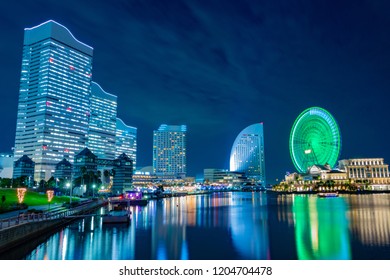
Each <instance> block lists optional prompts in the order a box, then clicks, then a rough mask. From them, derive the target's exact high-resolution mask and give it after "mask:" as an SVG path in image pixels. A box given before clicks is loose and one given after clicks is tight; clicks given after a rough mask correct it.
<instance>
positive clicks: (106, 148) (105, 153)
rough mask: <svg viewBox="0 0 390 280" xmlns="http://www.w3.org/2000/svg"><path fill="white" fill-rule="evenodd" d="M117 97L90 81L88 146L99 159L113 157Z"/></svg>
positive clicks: (111, 158) (112, 158)
mask: <svg viewBox="0 0 390 280" xmlns="http://www.w3.org/2000/svg"><path fill="white" fill-rule="evenodd" d="M116 109H117V97H116V96H115V95H112V94H110V93H107V92H105V91H104V90H103V89H102V88H101V87H100V85H98V84H97V83H95V82H92V83H91V116H90V119H89V133H88V148H89V149H90V150H91V151H92V152H93V153H94V154H95V155H96V156H97V157H98V158H99V159H110V160H114V159H115V152H116V151H115V141H116V111H117V110H116Z"/></svg>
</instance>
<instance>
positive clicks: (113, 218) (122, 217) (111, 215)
mask: <svg viewBox="0 0 390 280" xmlns="http://www.w3.org/2000/svg"><path fill="white" fill-rule="evenodd" d="M102 218H103V224H113V223H129V222H130V219H131V211H128V210H126V209H123V208H122V207H118V206H117V207H114V209H112V210H110V212H108V213H107V214H105V215H103V216H102Z"/></svg>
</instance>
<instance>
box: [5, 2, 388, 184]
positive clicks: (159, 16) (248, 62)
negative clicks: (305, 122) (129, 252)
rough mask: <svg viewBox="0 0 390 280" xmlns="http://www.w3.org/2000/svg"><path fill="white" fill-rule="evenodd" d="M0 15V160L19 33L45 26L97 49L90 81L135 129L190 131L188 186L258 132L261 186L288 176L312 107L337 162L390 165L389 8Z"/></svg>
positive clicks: (185, 8)
mask: <svg viewBox="0 0 390 280" xmlns="http://www.w3.org/2000/svg"><path fill="white" fill-rule="evenodd" d="M7 2H8V3H7V4H5V3H2V4H1V8H0V21H1V25H0V34H1V38H2V39H1V41H0V58H1V64H0V84H1V90H0V96H1V102H0V113H1V119H2V125H1V126H2V129H1V131H2V133H1V140H0V151H1V152H10V151H11V147H13V145H14V139H15V127H16V113H17V102H18V91H19V79H20V68H21V60H22V48H23V32H24V28H25V27H33V26H36V25H38V24H40V23H42V22H44V21H47V20H49V19H53V20H55V21H57V22H59V23H61V24H63V25H65V26H66V27H67V28H68V29H69V30H70V31H71V32H72V33H73V35H74V36H75V37H76V38H77V39H78V40H80V41H82V42H84V43H86V44H88V45H90V46H92V47H93V48H94V56H93V80H94V81H95V82H97V83H99V84H100V85H101V86H102V88H103V89H104V90H105V91H107V92H110V93H112V94H115V95H117V96H118V117H120V118H122V119H123V120H124V122H125V123H126V124H128V125H131V126H135V127H137V128H138V152H137V156H138V166H139V167H140V166H147V165H152V139H153V130H154V129H157V128H158V127H159V125H160V124H162V123H166V124H177V125H179V124H186V125H187V127H188V143H187V165H188V172H187V173H188V175H189V176H195V175H198V174H199V175H200V174H202V173H203V169H204V168H228V167H229V155H230V150H231V146H232V144H233V142H234V139H235V137H236V136H237V135H238V133H239V132H240V131H241V130H242V129H244V128H245V127H246V126H248V125H251V124H254V123H257V122H264V135H265V159H266V176H267V181H268V183H274V182H275V179H276V178H279V179H281V178H283V177H284V174H285V173H286V171H290V172H291V171H294V166H293V164H292V161H291V159H290V154H289V148H288V141H289V135H290V129H291V127H292V125H293V123H294V120H295V118H296V117H297V116H298V115H299V114H300V113H301V112H302V111H303V110H304V109H306V108H308V107H312V106H320V107H323V108H325V109H326V110H328V111H329V112H330V113H331V114H332V115H333V116H334V117H335V118H336V120H337V121H338V123H339V126H340V129H341V134H342V139H343V140H342V152H341V156H340V158H354V157H383V158H385V162H386V163H390V152H389V148H388V146H389V140H390V137H389V136H390V132H389V130H390V125H389V113H388V108H389V101H390V97H389V93H390V79H389V78H390V75H389V74H390V2H389V1H385V0H383V1H372V0H367V1H359V0H351V1H297V0H285V1H282V0H279V1H255V0H252V1H250V0H247V1H244V0H235V1H226V0H221V1H211V0H208V1H194V0H192V1H190V0H188V1H185V0H169V1H162V0H156V1H125V0H122V1H119V0H118V1H117V0H112V1H108V0H107V1H80V0H77V1H74V0H71V1H7Z"/></svg>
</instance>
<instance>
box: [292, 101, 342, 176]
mask: <svg viewBox="0 0 390 280" xmlns="http://www.w3.org/2000/svg"><path fill="white" fill-rule="evenodd" d="M289 146H290V155H291V159H292V161H293V163H294V165H295V168H296V169H297V170H298V171H299V172H301V173H304V172H306V170H307V168H308V167H310V166H312V165H314V164H320V165H325V164H329V165H330V167H332V168H333V167H334V166H335V164H336V162H337V159H338V157H339V154H340V150H341V135H340V129H339V126H338V125H337V122H336V120H335V119H334V118H333V116H332V115H331V114H330V113H329V112H328V111H326V110H325V109H322V108H320V107H311V108H308V109H306V110H305V111H303V112H302V113H301V114H300V115H299V116H298V118H297V119H296V120H295V122H294V125H293V127H292V129H291V134H290V145H289Z"/></svg>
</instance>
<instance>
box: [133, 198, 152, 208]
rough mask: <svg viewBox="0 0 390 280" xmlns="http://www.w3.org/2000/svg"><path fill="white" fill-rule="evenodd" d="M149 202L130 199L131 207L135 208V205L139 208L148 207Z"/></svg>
mask: <svg viewBox="0 0 390 280" xmlns="http://www.w3.org/2000/svg"><path fill="white" fill-rule="evenodd" d="M148 202H149V200H147V199H130V200H129V204H130V205H131V206H135V205H138V206H146V205H147V204H148Z"/></svg>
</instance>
